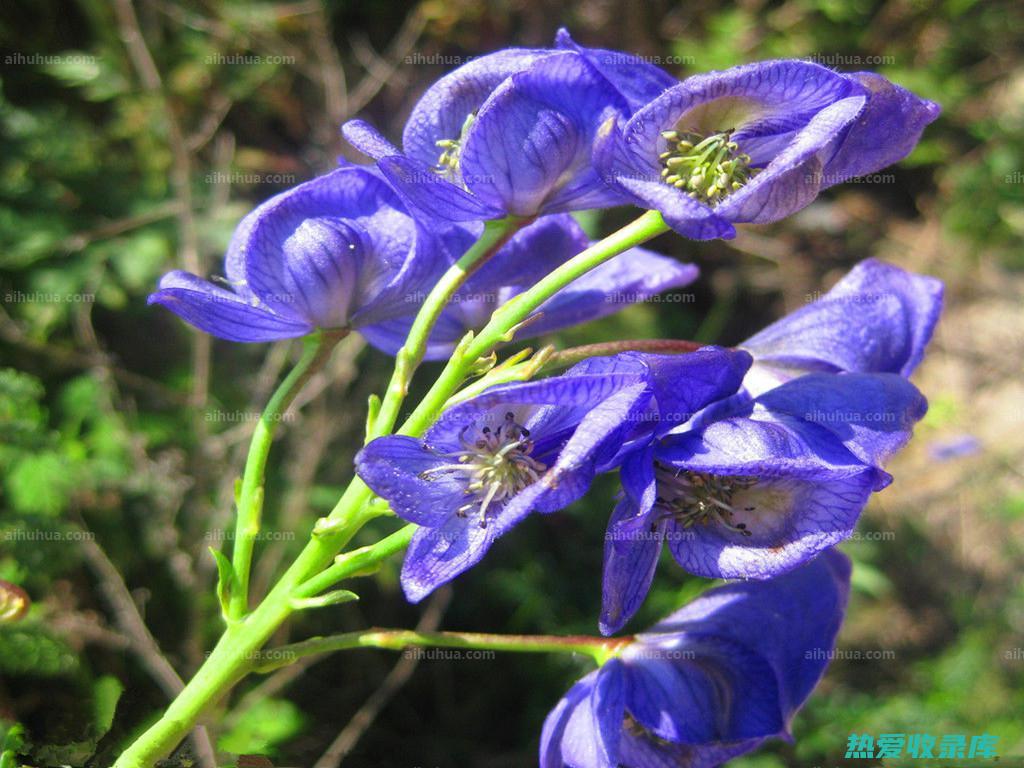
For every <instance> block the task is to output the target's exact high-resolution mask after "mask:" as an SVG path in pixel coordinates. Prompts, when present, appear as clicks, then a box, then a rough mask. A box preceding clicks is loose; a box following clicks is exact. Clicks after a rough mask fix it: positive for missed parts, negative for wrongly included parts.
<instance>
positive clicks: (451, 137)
mask: <svg viewBox="0 0 1024 768" xmlns="http://www.w3.org/2000/svg"><path fill="white" fill-rule="evenodd" d="M556 44H557V46H558V47H557V48H556V49H516V48H513V49H507V50H503V51H498V52H496V53H492V54H489V55H487V56H482V57H480V58H478V59H474V60H472V61H470V62H469V63H467V64H465V65H463V66H461V67H459V68H458V69H456V70H455V71H454V72H451V73H449V74H448V75H446V76H445V77H443V78H441V79H440V80H438V81H437V82H436V83H435V84H434V85H432V86H431V87H430V88H429V89H428V90H427V92H426V93H425V94H424V95H423V97H422V98H421V99H420V101H419V102H418V103H417V104H416V106H415V107H414V108H413V111H412V114H411V116H410V117H409V121H408V122H407V123H406V126H405V131H404V133H403V136H402V146H403V149H402V150H401V151H400V150H399V149H397V148H396V147H394V146H393V145H392V144H390V142H388V141H387V139H385V138H384V137H383V136H381V135H380V134H379V133H378V132H377V131H376V130H375V129H374V128H373V127H371V126H370V125H368V124H367V123H365V122H363V121H360V120H355V121H350V122H349V123H346V125H345V126H344V127H343V132H344V134H345V137H346V138H347V139H348V140H349V141H350V142H351V143H352V144H353V145H354V146H355V147H356V148H357V149H359V150H360V151H362V152H363V153H365V154H367V155H369V156H370V157H372V158H373V159H374V160H376V161H377V163H378V166H379V167H380V169H381V170H382V171H383V173H384V174H385V175H386V176H387V177H388V179H389V180H390V181H391V182H392V183H393V184H394V185H395V187H396V189H398V190H399V191H400V192H401V193H402V194H403V195H404V196H406V197H407V198H408V199H409V200H410V201H411V202H412V203H413V204H414V205H416V206H417V207H419V208H420V209H421V210H423V211H424V212H426V213H427V214H428V215H430V216H432V217H439V218H444V219H448V220H451V221H476V220H483V219H494V218H501V217H504V216H507V215H514V216H523V217H530V216H536V215H538V214H543V213H554V212H564V211H573V210H583V209H587V208H601V207H608V206H611V205H619V204H622V203H623V202H624V199H623V198H622V196H621V195H619V194H618V193H617V192H615V191H613V190H612V189H610V188H609V187H608V186H607V185H606V184H605V183H604V182H603V181H602V179H601V178H600V177H599V175H598V173H597V171H596V170H595V169H594V167H593V164H592V154H593V142H594V136H595V134H596V132H597V130H598V127H599V126H600V125H601V124H602V123H603V122H604V121H605V120H607V119H609V118H612V119H625V118H627V117H629V115H630V114H632V112H633V110H634V109H635V108H636V107H637V106H639V105H640V104H641V103H644V102H645V101H647V100H649V99H651V98H654V96H656V95H657V94H658V93H660V92H661V91H662V90H664V89H665V88H666V87H668V86H669V85H671V84H672V82H673V81H672V79H671V78H670V77H669V76H668V75H667V74H666V73H665V72H663V71H662V70H659V69H658V68H656V67H654V66H652V65H650V64H647V63H646V62H643V61H642V60H640V59H639V58H638V57H634V56H627V55H626V54H616V53H615V52H612V51H603V50H598V49H585V48H582V47H580V46H578V45H576V43H574V42H573V41H572V39H571V38H570V37H569V35H568V33H567V32H565V31H564V30H563V31H561V32H560V33H559V36H558V40H557V41H556Z"/></svg>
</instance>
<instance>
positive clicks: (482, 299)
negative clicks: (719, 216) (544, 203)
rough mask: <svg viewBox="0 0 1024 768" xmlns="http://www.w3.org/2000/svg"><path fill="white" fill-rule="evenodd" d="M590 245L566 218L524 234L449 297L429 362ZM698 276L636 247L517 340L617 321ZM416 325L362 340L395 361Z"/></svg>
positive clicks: (568, 292) (546, 220) (407, 320)
mask: <svg viewBox="0 0 1024 768" xmlns="http://www.w3.org/2000/svg"><path fill="white" fill-rule="evenodd" d="M464 234H465V236H466V237H465V242H464V243H462V244H460V245H459V247H457V248H455V249H454V252H455V253H456V254H457V253H460V252H461V251H463V250H465V248H467V247H468V246H469V244H470V243H471V242H472V237H471V236H470V233H469V232H468V231H467V232H464ZM589 244H590V243H589V240H588V239H587V236H586V234H585V233H584V232H583V229H582V228H581V227H580V226H579V224H577V223H576V222H575V220H574V219H573V218H572V216H570V215H568V214H553V215H551V216H545V217H543V218H541V219H539V220H538V221H536V222H534V223H533V224H531V225H530V226H528V227H526V228H525V229H522V230H520V231H519V232H518V233H517V234H516V235H515V237H513V238H512V239H511V240H510V241H509V243H508V244H507V245H505V247H504V248H502V249H501V251H499V252H498V253H497V254H495V256H493V257H492V258H491V259H490V260H489V261H488V262H487V263H486V264H484V265H483V266H482V267H480V269H479V270H477V272H476V273H474V274H473V275H472V277H470V278H469V280H467V281H466V283H465V284H464V285H463V286H462V288H460V289H459V291H458V292H457V293H456V294H455V296H453V297H452V300H451V301H450V302H449V304H448V306H447V307H446V308H445V310H444V312H442V314H441V316H440V317H439V318H438V321H437V324H436V325H435V327H434V330H433V332H432V334H431V336H430V342H429V345H428V348H427V358H428V359H432V360H438V359H444V358H446V357H448V356H449V355H450V354H451V351H452V349H453V348H454V346H455V344H456V342H458V341H459V339H461V338H462V337H463V336H464V335H465V334H466V332H467V331H470V330H479V329H480V328H481V327H483V325H485V324H486V322H487V320H488V319H489V318H490V316H491V313H492V312H494V310H496V309H497V308H498V307H500V306H502V305H503V304H504V303H505V302H507V301H508V300H509V299H511V298H512V297H513V296H516V295H518V294H519V293H522V292H523V291H524V290H526V289H527V288H530V287H531V286H533V285H534V284H535V283H536V282H538V281H539V280H540V279H541V278H542V277H544V276H545V275H547V274H548V273H549V272H551V271H552V270H554V269H555V268H556V267H558V266H559V265H560V264H562V263H563V262H565V261H566V260H568V259H569V258H571V257H573V256H575V255H576V254H577V253H579V252H580V251H582V250H583V249H585V248H586V247H587V246H588V245H589ZM453 259H454V256H453ZM697 272H698V271H697V267H695V266H694V265H692V264H682V263H680V262H678V261H676V260H675V259H670V258H668V257H665V256H659V255H658V254H656V253H652V252H651V251H647V250H645V249H643V248H633V249H631V250H629V251H626V252H625V253H623V254H621V255H619V256H616V257H615V258H614V259H612V260H611V261H608V262H606V263H604V264H602V265H601V266H599V267H597V268H596V269H594V270H592V271H590V272H589V273H587V274H586V275H584V276H583V277H581V278H579V279H577V280H575V281H573V282H572V283H571V284H570V285H568V286H567V287H566V288H563V289H562V290H561V291H559V292H558V293H557V294H555V295H554V296H552V297H551V298H550V299H548V301H546V302H545V303H544V304H543V305H541V306H540V307H538V308H537V310H536V312H534V313H533V315H532V316H531V317H530V318H529V320H528V321H527V324H526V325H525V326H524V327H523V328H522V330H521V331H519V332H518V333H517V334H516V338H517V339H526V338H530V337H534V336H540V335H542V334H546V333H551V332H553V331H557V330H559V329H561V328H565V327H567V326H570V325H578V324H580V323H585V322H589V321H591V320H596V319H598V318H601V317H604V316H606V315H610V314H613V313H615V312H618V311H619V310H621V309H624V308H625V307H627V306H629V305H630V304H635V303H638V302H641V301H645V300H646V299H648V298H650V297H651V296H654V295H656V294H658V293H660V292H662V291H665V290H670V289H673V288H680V287H682V286H684V285H688V284H689V283H691V282H693V281H694V280H695V279H696V278H697ZM411 323H412V317H411V316H409V315H405V316H402V317H398V318H396V319H394V320H393V321H391V322H388V323H379V324H376V325H374V326H373V327H372V328H368V329H364V331H363V333H364V334H365V335H366V336H367V337H368V338H369V339H370V340H371V341H372V342H373V343H374V345H375V346H376V347H378V348H379V349H383V350H384V351H386V352H388V353H391V354H393V353H394V352H395V351H397V350H398V348H399V347H401V345H402V343H403V342H404V340H405V337H406V335H407V333H408V331H409V327H410V325H411Z"/></svg>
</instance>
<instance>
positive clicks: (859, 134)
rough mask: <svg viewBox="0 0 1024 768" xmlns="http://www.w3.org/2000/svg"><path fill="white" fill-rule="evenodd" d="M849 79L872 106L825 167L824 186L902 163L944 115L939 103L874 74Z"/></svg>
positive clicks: (866, 73)
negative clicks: (931, 124) (930, 127)
mask: <svg viewBox="0 0 1024 768" xmlns="http://www.w3.org/2000/svg"><path fill="white" fill-rule="evenodd" d="M846 77H847V78H848V79H850V80H852V81H854V82H856V83H857V84H858V85H860V86H861V87H862V88H864V89H865V90H866V91H867V92H868V94H870V96H869V101H868V106H867V109H866V110H865V111H864V113H863V114H862V115H861V116H860V119H858V120H857V123H856V125H854V127H853V129H852V130H851V131H850V132H849V134H847V136H846V139H845V140H844V141H843V144H842V147H841V148H840V149H839V151H838V152H837V153H836V155H835V156H834V157H833V158H832V159H831V160H830V161H829V162H828V164H827V165H826V166H825V173H824V175H825V184H824V186H831V185H833V184H839V183H840V182H842V181H845V180H846V179H849V178H852V177H854V176H863V175H865V174H868V173H874V172H875V171H877V170H879V169H881V168H884V167H885V166H887V165H892V164H893V163H895V162H898V161H900V160H902V159H903V158H904V157H906V156H907V155H909V154H910V151H911V150H912V149H913V148H914V146H915V145H916V144H917V142H918V140H919V139H920V138H921V133H922V131H924V128H925V126H926V125H928V124H929V123H931V122H932V121H934V120H935V119H936V118H938V116H939V112H940V111H941V108H940V107H939V105H938V104H936V103H935V102H933V101H928V100H927V99H922V98H919V97H918V96H915V95H914V94H913V93H911V92H910V91H908V90H906V89H904V88H900V87H899V86H898V85H894V84H893V83H890V82H889V81H888V80H886V79H885V78H884V77H882V76H881V75H878V74H875V73H874V72H857V73H855V74H852V75H846Z"/></svg>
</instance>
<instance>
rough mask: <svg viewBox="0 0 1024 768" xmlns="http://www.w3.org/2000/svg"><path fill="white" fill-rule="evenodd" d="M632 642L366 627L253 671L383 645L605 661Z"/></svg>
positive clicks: (271, 657) (297, 649) (315, 641)
mask: <svg viewBox="0 0 1024 768" xmlns="http://www.w3.org/2000/svg"><path fill="white" fill-rule="evenodd" d="M630 642H632V638H630V637H625V638H624V637H616V638H607V637H594V636H591V635H564V636H560V635H495V634H489V633H482V632H417V631H416V630H412V629H379V628H375V629H367V630H363V631H359V632H348V633H346V634H343V635H331V636H329V637H313V638H310V639H309V640H303V641H302V642H301V643H292V644H291V645H283V646H281V647H280V648H274V649H273V650H271V651H269V652H267V653H265V654H264V655H263V658H264V659H266V660H265V661H264V662H263V663H257V665H256V666H255V667H254V669H253V671H254V672H260V673H265V672H272V671H273V670H275V669H278V668H280V667H284V666H287V665H289V664H293V663H294V662H296V661H298V660H299V659H301V658H304V657H307V656H317V655H320V654H323V653H331V652H334V651H347V650H352V649H354V648H384V649H386V650H391V651H401V650H404V649H406V648H409V647H426V648H467V649H473V650H489V651H510V652H512V653H582V654H586V655H587V656H590V657H591V658H593V659H594V661H596V662H597V663H598V664H602V663H603V662H604V661H605V660H607V659H608V657H609V656H611V655H613V654H614V653H615V652H616V651H617V650H618V649H620V648H622V647H623V646H625V645H628V644H629V643H630Z"/></svg>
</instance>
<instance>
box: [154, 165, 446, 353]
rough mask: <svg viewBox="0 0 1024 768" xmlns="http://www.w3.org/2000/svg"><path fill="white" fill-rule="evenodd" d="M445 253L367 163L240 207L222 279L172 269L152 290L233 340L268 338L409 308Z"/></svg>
mask: <svg viewBox="0 0 1024 768" xmlns="http://www.w3.org/2000/svg"><path fill="white" fill-rule="evenodd" d="M449 261H450V256H449V255H448V254H447V253H446V252H445V249H444V244H443V242H442V240H441V239H440V238H438V237H437V236H435V235H434V234H433V233H431V232H428V231H427V230H425V229H424V228H423V227H421V226H419V225H418V224H417V223H416V222H415V221H414V220H413V218H412V217H410V216H409V214H408V213H407V212H406V209H405V207H404V205H403V204H402V202H401V200H400V198H399V197H398V196H397V195H396V194H395V192H394V191H393V190H392V189H391V188H390V187H389V186H388V185H387V183H386V182H385V181H384V180H383V179H381V178H380V177H379V175H378V174H376V173H374V172H373V171H370V170H367V169H365V168H356V167H351V166H350V167H345V168H339V169H338V170H336V171H333V172H332V173H328V174H327V175H325V176H321V177H319V178H316V179H313V180H312V181H308V182H306V183H304V184H300V185H299V186H297V187H295V188H294V189H290V190H288V191H287V192H283V193H281V194H280V195H277V196H276V197H273V198H271V199H270V200H268V201H267V202H265V203H263V204H262V205H260V206H259V207H258V208H256V210H254V211H253V212H252V213H250V214H249V215H248V216H246V217H245V218H244V219H243V220H242V222H241V224H239V226H238V229H237V230H236V231H235V234H234V236H233V238H232V240H231V244H230V245H229V247H228V252H227V255H226V257H225V265H224V268H225V274H226V279H225V280H224V283H225V285H226V286H227V287H224V286H221V285H218V284H216V283H213V282H209V281H207V280H203V279H201V278H199V277H196V276H195V275H191V274H188V273H186V272H179V271H175V272H171V273H169V274H167V275H165V276H164V277H163V279H162V280H161V281H160V285H159V289H158V290H157V291H156V292H155V293H154V294H153V295H151V296H150V297H149V303H150V304H162V305H164V306H165V307H167V308H168V309H170V310H171V311H172V312H174V313H176V314H177V315H179V316H181V317H182V318H183V319H184V320H186V321H187V322H189V323H191V324H192V325H194V326H196V327H197V328H199V329H200V330H203V331H206V332H207V333H210V334H213V335H214V336H218V337H219V338H222V339H228V340H230V341H272V340H275V339H286V338H292V337H296V336H304V335H306V334H308V333H311V332H312V331H314V330H316V329H317V328H324V329H342V328H345V329H359V330H362V331H364V332H367V333H368V335H371V336H372V329H373V327H374V326H375V325H376V324H380V323H386V322H388V321H392V320H394V319H395V318H397V317H401V316H403V315H410V314H412V313H415V311H416V307H417V306H418V305H417V304H415V303H413V302H411V301H410V300H409V296H410V294H415V293H416V292H418V291H419V292H422V291H426V290H429V289H430V287H431V285H432V279H434V278H436V276H437V274H438V273H439V270H441V269H443V268H444V267H445V266H447V264H448V262H449Z"/></svg>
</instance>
